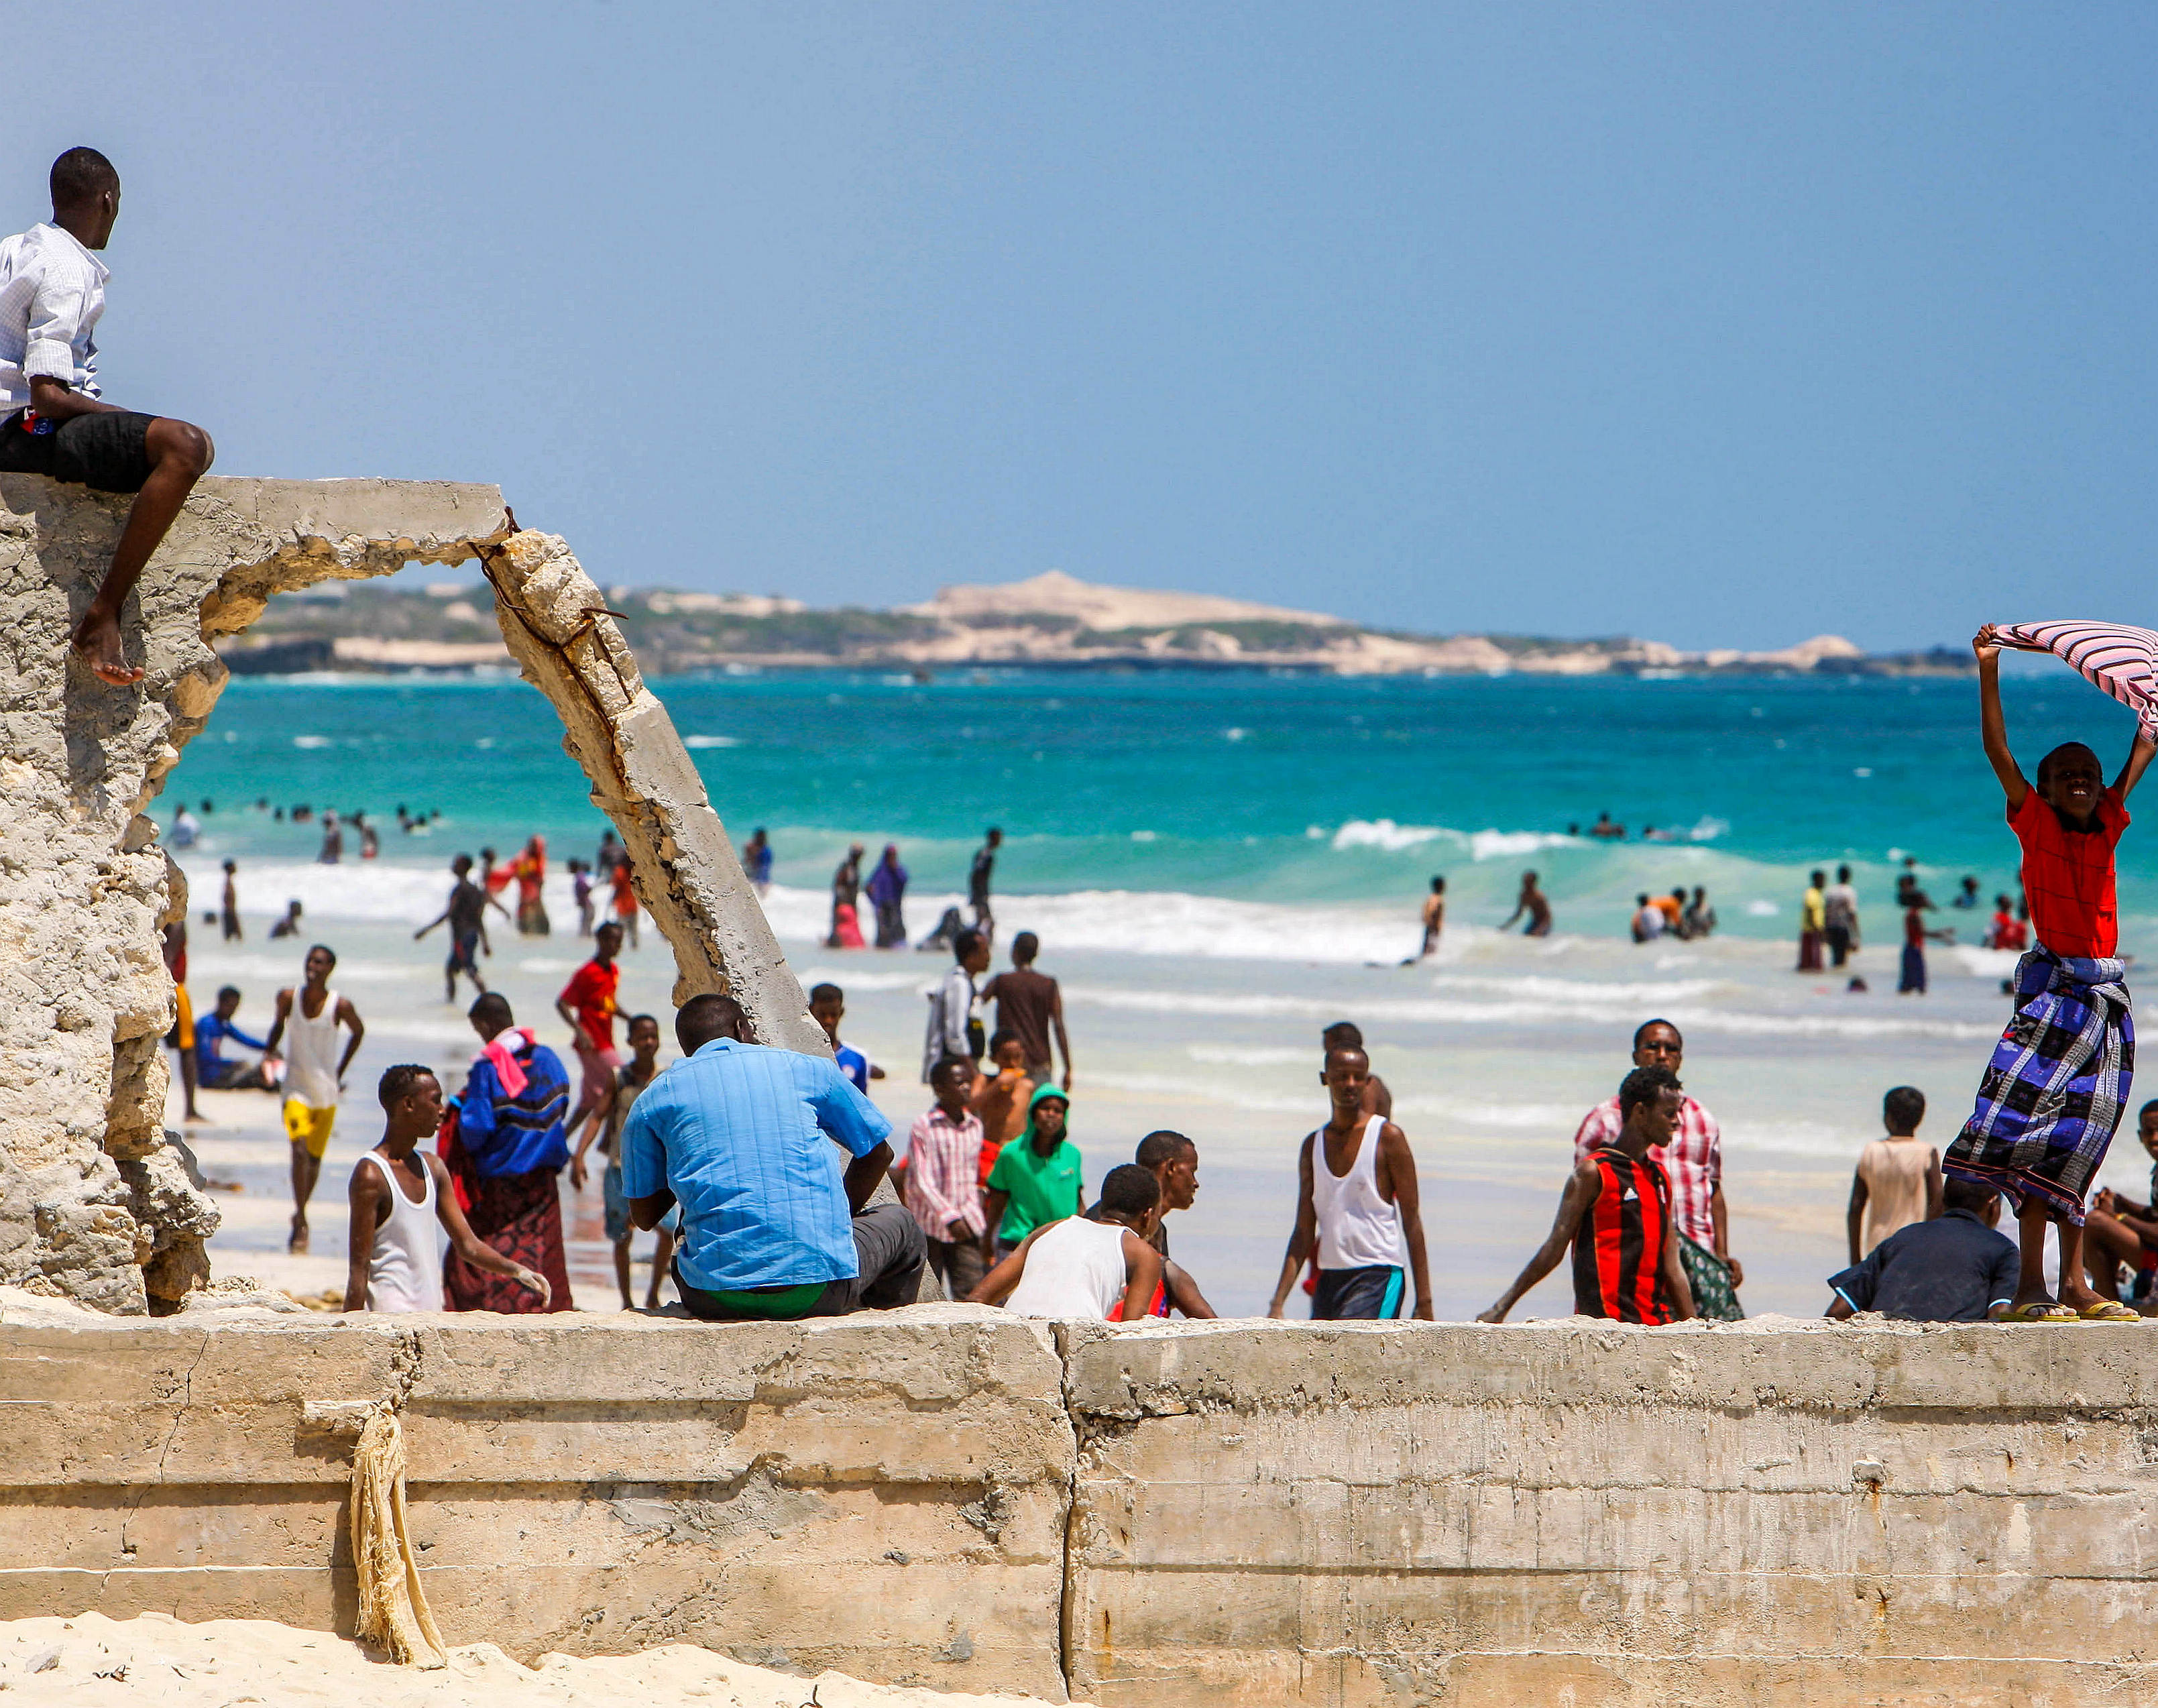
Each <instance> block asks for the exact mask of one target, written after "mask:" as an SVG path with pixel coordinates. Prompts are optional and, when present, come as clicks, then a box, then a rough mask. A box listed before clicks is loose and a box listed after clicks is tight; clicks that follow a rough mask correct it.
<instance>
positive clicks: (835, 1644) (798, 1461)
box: [0, 1305, 1072, 1701]
mask: <svg viewBox="0 0 2158 1708" xmlns="http://www.w3.org/2000/svg"><path fill="white" fill-rule="evenodd" d="M0 1323H4V1332H0V1618H27V1617H30V1616H33V1615H36V1614H41V1613H79V1612H85V1611H92V1610H94V1611H96V1612H100V1613H106V1614H108V1615H110V1616H111V1617H113V1618H126V1617H129V1616H130V1615H132V1614H134V1613H138V1612H142V1611H146V1610H163V1611H165V1612H168V1613H173V1614H175V1615H177V1616H178V1617H179V1618H183V1619H206V1618H274V1619H281V1620H284V1621H286V1622H287V1623H292V1624H295V1625H300V1626H307V1627H313V1628H320V1629H337V1630H339V1631H345V1632H348V1631H349V1630H350V1629H351V1624H352V1616H353V1611H354V1607H353V1602H354V1590H353V1583H352V1576H351V1571H350V1560H349V1556H348V1537H347V1535H346V1532H345V1530H344V1528H343V1521H342V1520H343V1510H344V1501H345V1497H346V1490H347V1480H348V1475H349V1464H350V1458H349V1455H350V1453H351V1446H352V1442H351V1437H350V1436H349V1435H348V1434H339V1433H338V1432H336V1431H335V1424H336V1422H337V1421H338V1408H340V1407H342V1408H343V1414H344V1416H347V1417H349V1416H350V1415H351V1413H352V1412H353V1411H354V1408H355V1407H356V1406H359V1405H360V1404H364V1402H367V1401H372V1400H375V1399H378V1398H381V1397H385V1396H387V1397H392V1398H397V1399H400V1401H401V1404H402V1406H403V1416H404V1427H405V1442H406V1447H407V1453H408V1456H409V1463H410V1472H409V1477H410V1499H411V1513H412V1520H413V1525H414V1531H415V1535H416V1538H417V1540H418V1543H419V1545H420V1549H421V1558H422V1561H423V1562H424V1564H423V1567H422V1569H423V1571H424V1572H425V1574H426V1589H427V1595H428V1598H429V1600H430V1602H431V1603H432V1605H433V1607H434V1611H435V1616H436V1620H437V1622H438V1623H440V1625H441V1628H442V1632H443V1634H444V1636H445V1637H446V1638H447V1639H448V1640H449V1641H450V1642H451V1643H471V1642H476V1641H479V1640H482V1639H485V1640H488V1641H492V1642H494V1643H499V1644H500V1645H501V1646H502V1647H503V1649H506V1650H508V1651H509V1652H510V1653H511V1654H515V1655H517V1656H518V1657H519V1658H520V1659H524V1660H526V1661H528V1662H529V1661H530V1660H532V1659H535V1658H536V1657H537V1656H538V1655H540V1654H542V1653H544V1652H545V1651H547V1650H549V1649H559V1650H561V1651H562V1652H564V1653H566V1654H627V1653H632V1652H634V1651H635V1650H637V1649H644V1648H649V1647H652V1646H653V1645H655V1644H658V1643H666V1642H669V1641H687V1642H692V1643H700V1644H703V1645H704V1646H705V1647H708V1648H711V1649H718V1650H721V1651H723V1652H725V1653H727V1654H732V1655H734V1656H736V1658H738V1659H745V1660H751V1661H754V1662H756V1663H758V1664H765V1665H778V1666H782V1667H787V1668H795V1669H805V1670H807V1671H809V1672H815V1671H818V1670H819V1669H823V1668H825V1667H828V1666H830V1667H837V1668H839V1669H842V1670H846V1671H849V1672H853V1673H854V1674H859V1675H861V1676H865V1677H869V1678H874V1679H878V1680H885V1681H889V1682H896V1683H919V1684H927V1685H934V1686H936V1687H937V1688H938V1689H940V1690H1010V1691H1024V1692H1030V1693H1032V1694H1035V1695H1041V1696H1045V1697H1048V1698H1049V1699H1051V1700H1060V1701H1061V1700H1063V1695H1064V1691H1063V1680H1062V1675H1061V1671H1060V1669H1059V1666H1058V1654H1057V1645H1056V1629H1057V1618H1058V1610H1059V1605H1060V1601H1061V1594H1062V1584H1063V1554H1064V1525H1065V1516H1066V1509H1067V1506H1068V1488H1069V1481H1070V1478H1071V1466H1072V1437H1071V1425H1070V1422H1069V1421H1068V1419H1067V1418H1066V1415H1065V1411H1064V1408H1063V1404H1062V1398H1061V1366H1060V1364H1059V1361H1058V1359H1057V1356H1056V1352H1055V1349H1054V1347H1053V1345H1052V1344H1051V1340H1050V1339H1049V1335H1048V1333H1047V1331H1046V1329H1045V1328H1043V1327H1042V1326H1040V1325H1038V1324H1029V1323H1026V1322H1025V1321H1022V1320H1021V1319H1020V1318H1014V1317H1012V1316H1009V1315H1008V1314H1006V1313H1003V1312H999V1311H991V1310H989V1309H987V1308H983V1307H980V1306H969V1305H932V1306H916V1307H913V1308H911V1309H910V1310H908V1311H906V1312H905V1313H898V1314H896V1315H882V1316H875V1317H870V1318H849V1319H844V1320H836V1321H825V1322H818V1323H810V1324H737V1325H730V1326H728V1327H725V1328H712V1327H706V1326H703V1325H698V1324H688V1323H684V1322H679V1321H664V1320H638V1319H635V1318H613V1317H606V1318H587V1319H585V1320H582V1321H580V1320H579V1319H577V1318H574V1317H571V1318H560V1317H557V1318H547V1319H545V1321H544V1322H542V1321H539V1320H536V1319H520V1318H500V1317H488V1316H484V1315H478V1314H475V1315H469V1316H430V1317H415V1318H401V1319H400V1318H379V1317H378V1318H367V1317H352V1318H329V1319H324V1318H312V1319H310V1318H297V1319H295V1318H276V1317H272V1316H271V1315H269V1314H267V1313H256V1312H244V1311H243V1312H238V1313H230V1312H219V1311H214V1310H206V1311H199V1312H196V1311H191V1312H189V1313H188V1314H186V1315H184V1316H180V1317H176V1318H168V1319H165V1320H163V1321H159V1322H154V1323H145V1322H142V1321H140V1320H139V1319H138V1320H137V1321H135V1322H133V1323H128V1322H126V1321H123V1320H121V1319H116V1318H94V1317H87V1316H85V1315H83V1314H82V1313H68V1315H67V1316H66V1317H65V1318H64V1317H63V1316H62V1315H61V1314H60V1313H59V1311H58V1310H57V1309H55V1310H54V1311H51V1312H49V1313H43V1314H40V1313H28V1314H27V1316H26V1314H25V1313H19V1312H18V1313H14V1314H13V1316H12V1317H6V1316H0ZM311 1407H312V1416H313V1418H314V1419H315V1420H316V1421H315V1422H310V1415H311ZM324 1423H327V1424H328V1426H329V1427H323V1424H324Z"/></svg>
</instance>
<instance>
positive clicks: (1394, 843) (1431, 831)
mask: <svg viewBox="0 0 2158 1708" xmlns="http://www.w3.org/2000/svg"><path fill="white" fill-rule="evenodd" d="M1305 834H1306V835H1307V836H1324V834H1325V831H1324V828H1322V827H1320V826H1319V825H1316V824H1314V825H1313V826H1312V827H1311V828H1310V829H1309V830H1308V831H1307V832H1305ZM1580 840H1581V839H1580V838H1578V837H1575V836H1566V835H1562V834H1560V833H1556V832H1552V831H1544V830H1496V829H1493V830H1453V829H1450V828H1448V827H1447V826H1445V825H1443V824H1398V823H1395V822H1394V820H1392V819H1391V818H1351V819H1350V820H1349V822H1348V823H1345V824H1344V825H1342V826H1341V827H1340V828H1339V829H1337V830H1336V831H1335V833H1334V836H1333V847H1334V849H1335V852H1336V853H1337V854H1342V853H1346V852H1348V851H1349V850H1350V849H1364V848H1369V849H1378V850H1379V851H1380V852H1381V854H1405V853H1407V851H1408V850H1409V849H1412V848H1422V847H1424V846H1426V845H1427V844H1431V843H1434V842H1443V843H1444V844H1447V845H1448V847H1450V848H1458V849H1463V850H1464V851H1465V852H1466V853H1467V854H1468V855H1469V859H1472V860H1493V859H1515V858H1516V857H1518V856H1520V855H1521V854H1534V853H1536V851H1537V850H1538V849H1546V848H1573V847H1577V846H1578V845H1579V844H1580Z"/></svg>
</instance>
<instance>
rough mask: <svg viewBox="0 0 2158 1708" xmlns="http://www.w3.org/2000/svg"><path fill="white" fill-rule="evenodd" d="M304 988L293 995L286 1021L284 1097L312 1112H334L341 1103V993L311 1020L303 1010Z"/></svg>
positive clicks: (330, 995) (328, 997)
mask: <svg viewBox="0 0 2158 1708" xmlns="http://www.w3.org/2000/svg"><path fill="white" fill-rule="evenodd" d="M306 994H307V987H306V986H305V985H302V986H300V987H298V988H297V989H295V990H294V991H293V993H292V1012H291V1013H290V1014H287V1016H286V1019H285V1095H286V1096H287V1097H297V1098H298V1099H299V1101H300V1102H302V1103H305V1104H306V1105H307V1107H309V1108H310V1109H334V1108H336V1107H337V1101H338V1074H337V1067H338V1019H337V1014H338V993H336V992H335V991H331V992H329V993H328V994H326V995H325V996H324V997H323V1011H322V1013H320V1014H317V1015H316V1016H315V1017H314V1019H312V1020H311V1019H308V1018H307V1011H306V1009H303V1008H302V1006H301V1002H302V998H304V997H305V996H306Z"/></svg>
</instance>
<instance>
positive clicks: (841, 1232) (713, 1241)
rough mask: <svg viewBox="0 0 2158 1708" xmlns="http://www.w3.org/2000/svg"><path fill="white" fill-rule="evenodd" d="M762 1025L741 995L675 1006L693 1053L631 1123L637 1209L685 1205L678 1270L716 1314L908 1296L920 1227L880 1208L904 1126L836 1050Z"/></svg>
mask: <svg viewBox="0 0 2158 1708" xmlns="http://www.w3.org/2000/svg"><path fill="white" fill-rule="evenodd" d="M749 1033H750V1026H749V1017H748V1016H747V1015H746V1014H744V1013H743V1012H742V1008H741V1004H739V1003H737V1002H736V1001H735V1000H734V998H731V997H725V996H698V997H692V998H690V999H689V1001H688V1002H686V1003H684V1004H683V1005H682V1009H681V1012H680V1013H679V1014H676V1015H675V1017H674V1036H675V1040H676V1041H677V1042H678V1043H679V1044H680V1045H681V1046H682V1060H679V1061H678V1062H676V1063H675V1064H674V1066H672V1067H670V1068H669V1069H668V1070H667V1071H665V1072H664V1073H663V1074H661V1075H660V1076H659V1077H658V1079H656V1080H654V1081H653V1082H652V1084H651V1085H650V1086H649V1087H648V1088H647V1089H646V1091H644V1093H643V1096H641V1097H638V1100H637V1106H636V1107H634V1108H633V1109H632V1110H631V1111H630V1114H629V1122H628V1125H627V1126H626V1127H624V1128H623V1129H622V1189H623V1191H624V1192H625V1193H626V1194H627V1196H628V1198H629V1211H630V1216H631V1219H632V1220H634V1221H635V1222H636V1224H637V1225H638V1226H639V1227H640V1228H652V1227H656V1226H658V1224H659V1220H660V1218H661V1217H663V1216H664V1215H666V1214H667V1212H668V1210H669V1209H670V1208H671V1207H672V1206H673V1205H674V1204H675V1203H677V1202H678V1201H679V1203H680V1205H681V1206H682V1234H681V1243H680V1244H679V1246H676V1248H675V1252H674V1282H675V1285H676V1286H677V1287H679V1288H680V1289H681V1292H682V1303H684V1305H686V1306H688V1307H689V1310H690V1312H691V1313H693V1314H694V1315H696V1316H700V1317H703V1318H707V1319H709V1320H711V1321H715V1322H742V1321H749V1320H756V1319H767V1320H769V1319H777V1320H782V1321H789V1320H792V1319H795V1318H802V1317H836V1316H844V1315H845V1314H846V1313H849V1312H851V1311H859V1310H865V1309H868V1310H890V1309H891V1308H893V1307H894V1306H896V1305H904V1304H911V1303H913V1302H914V1295H915V1293H916V1289H917V1288H918V1287H919V1286H920V1284H921V1280H922V1260H923V1258H924V1256H926V1253H927V1248H926V1247H925V1246H923V1244H922V1230H921V1229H920V1228H919V1227H917V1226H916V1225H915V1220H914V1217H913V1215H911V1213H910V1212H909V1211H908V1210H906V1207H905V1206H904V1205H898V1204H880V1205H876V1206H875V1207H874V1208H870V1207H869V1200H870V1193H872V1192H874V1191H875V1190H876V1185H877V1182H878V1181H880V1180H881V1179H883V1178H884V1174H885V1169H888V1168H889V1167H891V1146H890V1145H889V1144H887V1143H885V1138H887V1137H888V1136H889V1135H890V1133H891V1122H889V1121H887V1120H885V1117H884V1116H883V1115H882V1114H881V1113H880V1112H879V1111H878V1109H877V1107H876V1105H875V1104H874V1103H872V1102H870V1100H869V1099H868V1098H867V1097H864V1096H863V1095H862V1094H861V1093H860V1091H856V1090H855V1089H854V1086H851V1085H849V1083H848V1082H847V1081H846V1078H845V1077H844V1076H843V1075H842V1074H841V1073H840V1071H839V1069H838V1068H837V1067H836V1066H834V1065H833V1064H832V1063H831V1062H829V1061H826V1060H823V1058H822V1057H819V1056H814V1055H797V1054H796V1053H795V1052H794V1051H792V1050H775V1049H770V1048H767V1047H766V1046H764V1045H757V1044H752V1043H751V1042H749V1041H748V1040H749ZM834 1144H837V1145H838V1146H839V1147H840V1148H844V1150H845V1151H846V1153H847V1154H848V1156H849V1158H852V1160H851V1161H849V1162H847V1163H846V1164H844V1165H842V1164H841V1161H840V1158H839V1151H838V1150H835V1149H834Z"/></svg>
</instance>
